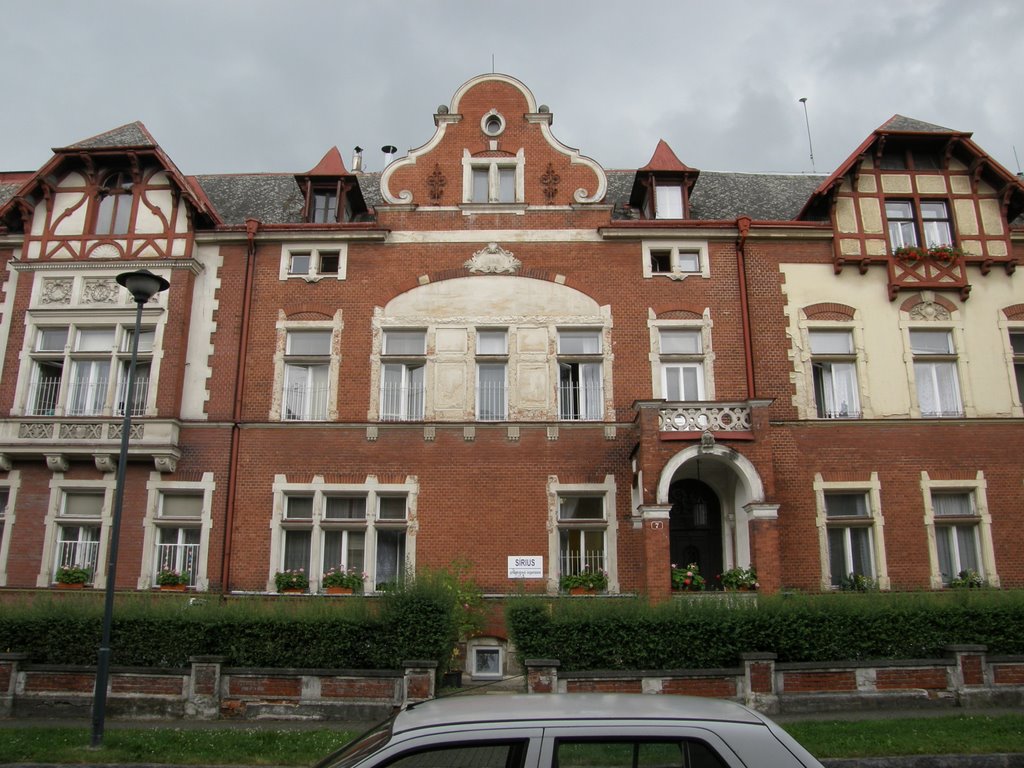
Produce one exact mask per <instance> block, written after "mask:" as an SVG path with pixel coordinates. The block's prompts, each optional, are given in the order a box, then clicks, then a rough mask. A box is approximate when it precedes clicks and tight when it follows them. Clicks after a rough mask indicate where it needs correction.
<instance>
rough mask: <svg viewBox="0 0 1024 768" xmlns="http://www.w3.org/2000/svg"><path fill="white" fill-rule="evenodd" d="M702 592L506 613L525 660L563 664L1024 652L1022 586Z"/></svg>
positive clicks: (523, 602) (535, 601) (641, 665)
mask: <svg viewBox="0 0 1024 768" xmlns="http://www.w3.org/2000/svg"><path fill="white" fill-rule="evenodd" d="M749 597H753V599H748V596H746V595H729V594H722V595H709V594H704V595H698V596H694V597H692V598H691V597H689V596H686V597H681V598H676V599H673V600H672V601H669V602H666V603H663V604H660V605H656V606H652V605H648V604H647V603H646V602H644V601H643V600H640V599H627V598H623V599H612V598H610V599H572V598H561V599H545V598H532V597H521V598H516V599H514V600H510V601H509V603H508V604H507V606H506V610H505V618H506V622H507V625H508V629H509V635H510V638H511V640H512V642H513V643H514V644H515V647H516V650H517V653H518V655H519V657H520V659H521V660H524V659H531V658H539V659H558V660H559V661H560V662H561V664H562V668H563V669H566V670H644V669H648V670H655V669H714V668H722V667H735V666H737V665H739V663H740V654H741V653H744V652H753V651H769V652H772V653H775V654H777V655H778V661H780V662H800V661H807V662H829V661H866V660H872V659H928V658H941V657H942V656H943V649H944V647H945V646H947V645H952V644H981V645H985V646H987V647H988V653H989V654H990V655H1020V654H1024V592H1022V591H1019V590H1014V591H1008V590H1006V591H1004V590H994V589H993V590H989V589H985V590H969V591H967V590H964V591H958V592H944V593H899V594H885V593H868V594H845V593H844V594H829V595H772V596H764V595H757V596H756V597H754V596H749Z"/></svg>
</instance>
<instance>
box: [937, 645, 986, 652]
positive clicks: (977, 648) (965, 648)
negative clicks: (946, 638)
mask: <svg viewBox="0 0 1024 768" xmlns="http://www.w3.org/2000/svg"><path fill="white" fill-rule="evenodd" d="M942 650H944V651H946V652H947V653H984V652H985V651H987V650H988V646H987V645H980V644H972V643H953V644H951V645H944V646H942Z"/></svg>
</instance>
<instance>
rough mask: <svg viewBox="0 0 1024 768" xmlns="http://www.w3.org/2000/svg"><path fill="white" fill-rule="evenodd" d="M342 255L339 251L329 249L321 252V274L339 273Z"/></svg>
mask: <svg viewBox="0 0 1024 768" xmlns="http://www.w3.org/2000/svg"><path fill="white" fill-rule="evenodd" d="M340 258H341V256H340V255H339V253H338V252H337V251H327V252H324V253H321V254H320V274H321V275H336V274H338V262H339V260H340Z"/></svg>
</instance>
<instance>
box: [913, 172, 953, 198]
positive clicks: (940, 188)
mask: <svg viewBox="0 0 1024 768" xmlns="http://www.w3.org/2000/svg"><path fill="white" fill-rule="evenodd" d="M917 191H918V192H920V193H921V194H922V195H944V194H946V193H947V189H946V179H945V177H944V176H931V175H929V176H918V177H917Z"/></svg>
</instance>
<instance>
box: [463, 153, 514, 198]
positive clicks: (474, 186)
mask: <svg viewBox="0 0 1024 768" xmlns="http://www.w3.org/2000/svg"><path fill="white" fill-rule="evenodd" d="M491 143H492V144H495V145H496V144H497V143H498V142H497V139H494V140H492V141H491ZM484 154H485V156H483V157H481V156H479V155H477V156H475V157H474V156H471V155H470V154H469V152H468V151H464V153H463V156H462V171H463V176H462V202H463V203H473V204H484V205H493V204H495V203H503V204H513V203H521V202H522V201H523V194H524V191H523V167H524V164H525V154H524V152H523V150H521V149H520V150H519V151H518V152H517V153H516V154H514V155H513V154H510V153H506V152H501V151H498V150H491V151H489V152H486V153H484Z"/></svg>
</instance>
